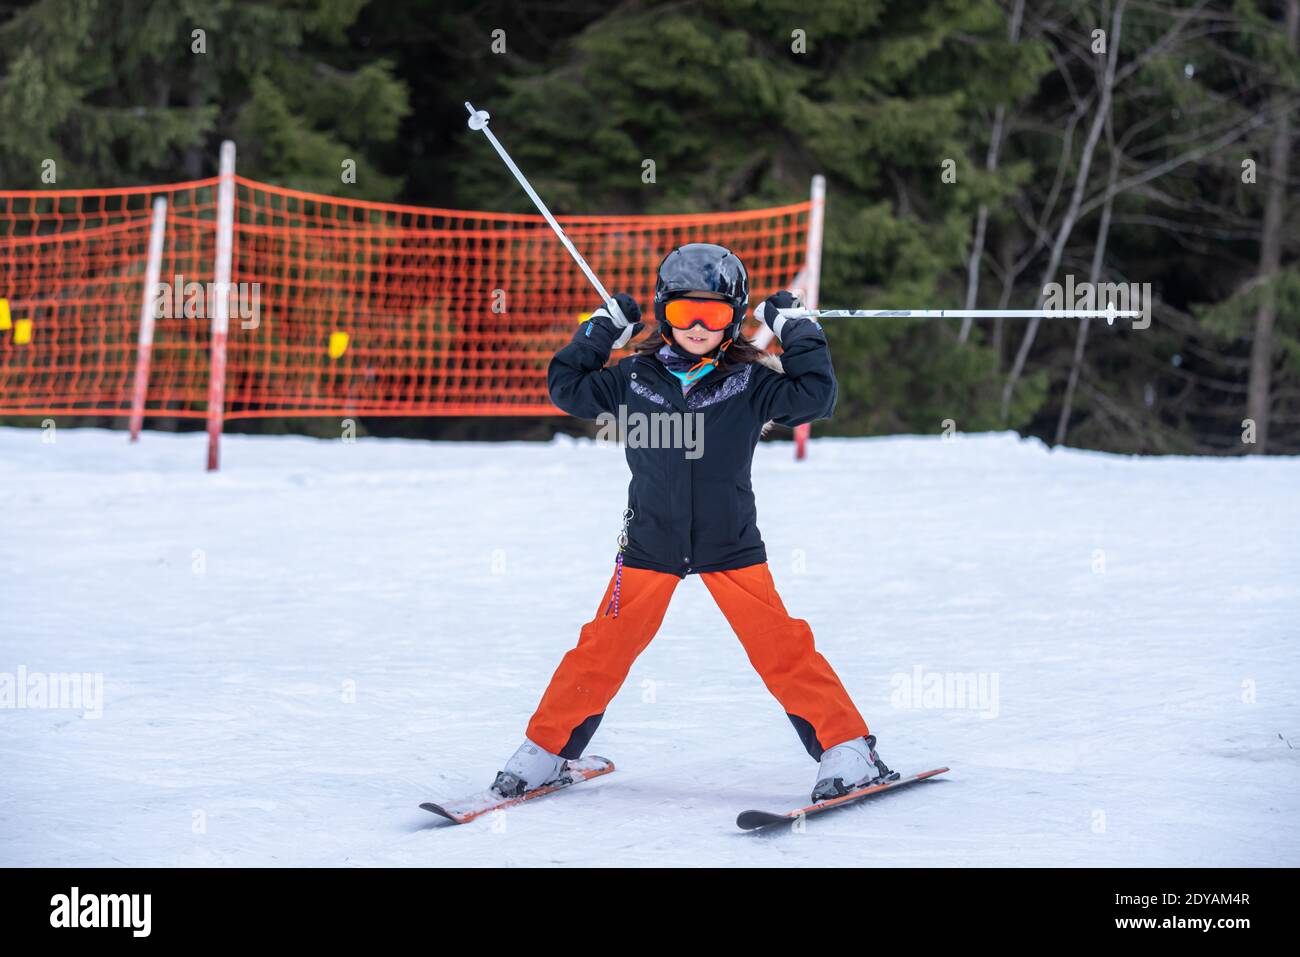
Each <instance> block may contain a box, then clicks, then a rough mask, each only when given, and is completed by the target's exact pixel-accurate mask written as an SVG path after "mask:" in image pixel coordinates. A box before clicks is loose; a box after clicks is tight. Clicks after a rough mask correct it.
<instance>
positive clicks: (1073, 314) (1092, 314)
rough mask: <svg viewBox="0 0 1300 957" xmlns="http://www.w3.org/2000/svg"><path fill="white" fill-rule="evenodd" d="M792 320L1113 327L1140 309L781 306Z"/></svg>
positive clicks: (783, 313) (782, 312) (1138, 314)
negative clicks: (1092, 322)
mask: <svg viewBox="0 0 1300 957" xmlns="http://www.w3.org/2000/svg"><path fill="white" fill-rule="evenodd" d="M777 311H778V312H779V313H780V314H781V315H782V316H785V317H787V318H789V319H801V318H804V319H965V318H971V319H988V318H997V317H1002V318H1005V319H1035V318H1037V319H1105V320H1106V325H1108V326H1113V325H1114V324H1115V320H1116V319H1117V318H1124V319H1136V318H1137V317H1138V316H1140V315H1142V312H1141V310H1138V309H1116V308H1115V306H1114V304H1111V305H1108V306H1107V307H1106V308H1105V309H874V310H872V309H779V310H777Z"/></svg>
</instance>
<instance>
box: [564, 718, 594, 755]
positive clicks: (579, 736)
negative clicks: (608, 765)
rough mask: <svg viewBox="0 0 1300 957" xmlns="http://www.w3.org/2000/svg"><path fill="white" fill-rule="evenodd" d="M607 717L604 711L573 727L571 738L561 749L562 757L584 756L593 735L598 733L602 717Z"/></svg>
mask: <svg viewBox="0 0 1300 957" xmlns="http://www.w3.org/2000/svg"><path fill="white" fill-rule="evenodd" d="M603 717H605V714H604V712H601V713H600V714H593V715H592V716H591V717H589V718H588V719H587V720H586V721H584V722H582V724H580V725H578V726H577V727H576V728H574V729H573V733H572V734H570V735H569V740H568V741H566V742H565V743H564V747H563V748H561V749H560V757H562V758H564V760H566V761H574V760H576V759H578V758H580V757H582V752H583V751H585V750H587V745H588V744H590V743H591V736H592V735H593V734H595V733H596V729H597V728H598V727H600V719H601V718H603Z"/></svg>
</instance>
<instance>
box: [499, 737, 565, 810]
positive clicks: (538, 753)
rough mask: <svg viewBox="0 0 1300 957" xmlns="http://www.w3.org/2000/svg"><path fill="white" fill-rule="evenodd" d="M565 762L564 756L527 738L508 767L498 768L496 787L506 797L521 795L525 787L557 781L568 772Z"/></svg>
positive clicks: (531, 787)
mask: <svg viewBox="0 0 1300 957" xmlns="http://www.w3.org/2000/svg"><path fill="white" fill-rule="evenodd" d="M564 766H565V761H564V758H562V757H560V756H559V755H558V754H551V752H550V751H547V750H546V749H545V748H543V747H540V746H539V745H536V744H533V742H531V741H529V740H528V739H527V738H524V743H523V744H521V745H519V748H518V750H517V751H515V753H514V754H513V755H512V756H511V758H510V760H509V761H507V762H506V766H505V769H504V770H502V771H498V772H497V776H496V780H494V781H493V782H492V790H494V791H496V792H497V793H498V794H500V795H501V796H502V797H518V796H519V795H521V794H523V793H524V792H525V791H533V790H536V789H537V788H540V787H544V786H546V785H547V784H554V783H555V782H556V781H558V780H559V779H560V776H561V775H562V774H563V773H564Z"/></svg>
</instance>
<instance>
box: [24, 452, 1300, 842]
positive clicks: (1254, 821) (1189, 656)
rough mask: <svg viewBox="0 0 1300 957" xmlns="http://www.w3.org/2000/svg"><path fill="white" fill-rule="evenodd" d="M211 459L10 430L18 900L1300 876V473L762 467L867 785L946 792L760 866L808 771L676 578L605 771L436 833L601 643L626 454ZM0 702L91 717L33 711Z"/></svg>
mask: <svg viewBox="0 0 1300 957" xmlns="http://www.w3.org/2000/svg"><path fill="white" fill-rule="evenodd" d="M51 437H53V438H54V441H53V442H50V441H48V440H49V438H51ZM204 441H205V439H204V437H203V436H202V435H197V434H191V435H180V436H178V435H168V434H155V433H146V434H145V435H144V436H143V439H142V441H141V442H140V444H138V445H136V446H130V445H128V443H127V441H126V438H125V435H124V434H123V433H121V432H109V431H102V430H69V429H62V430H59V431H58V432H57V433H52V434H47V433H45V432H42V431H38V430H19V429H12V428H4V429H0V487H2V488H3V489H4V493H5V494H4V499H3V505H2V506H0V690H3V688H4V686H5V685H4V683H5V679H6V678H7V682H8V689H9V691H8V699H7V702H4V701H0V704H6V703H7V706H5V707H2V708H0V754H2V755H3V757H2V758H0V766H2V767H3V786H2V787H0V864H3V865H37V864H41V865H59V866H71V865H110V866H111V865H236V864H240V865H290V864H293V865H327V866H328V865H551V864H585V865H685V866H696V865H734V866H750V865H755V866H763V865H811V866H831V865H868V864H869V865H1073V866H1080V865H1082V866H1090V865H1152V866H1161V865H1174V866H1184V865H1185V866H1193V865H1290V866H1295V865H1297V864H1300V814H1298V813H1297V811H1300V797H1297V795H1300V751H1297V750H1295V748H1297V747H1300V656H1298V655H1297V651H1296V640H1297V638H1298V637H1300V548H1298V547H1297V542H1300V495H1297V489H1298V488H1300V461H1297V460H1296V459H1288V458H1267V459H1265V458H1239V459H1231V460H1220V459H1198V458H1174V457H1170V458H1158V459H1154V458H1128V457H1119V456H1112V455H1101V454H1092V453H1082V452H1077V451H1068V450H1058V451H1049V450H1048V449H1046V448H1045V447H1044V446H1043V445H1042V444H1040V443H1038V442H1036V441H1022V440H1020V439H1019V438H1017V437H1016V436H1014V435H1011V434H992V435H962V436H958V437H956V438H955V439H952V440H944V439H940V438H937V437H900V438H886V439H817V440H815V441H814V443H813V445H812V448H811V456H810V458H809V460H808V461H806V462H803V463H795V462H794V461H793V460H792V456H791V450H790V446H789V445H787V444H772V445H766V444H765V445H763V446H762V447H760V448H759V450H758V453H757V455H756V458H755V465H754V488H755V492H756V494H757V497H758V503H759V519H760V527H761V528H762V530H763V533H764V537H765V540H766V541H767V545H768V551H769V560H770V563H771V566H772V570H773V574H774V576H775V578H776V582H777V586H778V588H779V589H780V591H781V594H782V597H783V599H784V601H785V604H786V606H787V607H788V608H789V609H790V610H791V612H792V614H794V615H796V616H798V617H801V618H806V619H807V620H808V621H809V622H810V623H811V624H812V627H813V630H814V633H815V634H816V636H817V642H818V646H819V648H820V649H821V650H822V651H823V652H824V653H825V654H826V656H827V657H828V659H829V660H830V661H831V663H832V664H833V665H834V666H835V667H836V669H837V670H838V672H839V674H840V676H841V678H842V680H843V681H844V683H845V685H846V686H847V687H848V689H849V691H850V692H851V693H852V694H853V696H854V698H855V700H856V701H857V702H858V704H859V707H860V708H861V710H862V711H863V714H864V715H865V716H866V718H867V720H868V722H869V723H870V724H871V726H872V730H873V731H874V732H875V733H876V734H878V736H879V738H880V743H879V750H880V753H881V756H882V757H883V758H884V759H885V760H886V761H887V762H889V763H890V764H891V765H892V766H894V767H896V768H898V769H900V770H903V771H907V772H913V771H920V770H925V769H928V768H932V767H936V766H942V765H948V766H950V767H951V768H952V771H951V772H950V773H948V774H945V775H942V776H940V777H939V778H937V779H936V780H933V781H928V782H924V783H921V784H917V785H914V786H912V787H909V788H906V789H904V790H902V791H900V792H899V793H897V794H893V795H884V796H882V797H880V798H876V799H873V800H871V801H868V802H866V803H865V804H863V805H860V806H858V807H855V808H852V809H846V810H843V811H837V812H834V813H832V814H828V815H825V816H821V817H818V818H815V819H811V820H809V821H808V822H807V827H806V829H805V830H804V831H803V832H796V833H784V834H779V835H756V834H748V833H745V832H741V831H740V830H738V829H737V828H736V827H735V823H734V822H735V817H736V814H737V813H738V812H739V811H741V810H744V809H746V808H758V809H763V810H784V809H787V808H789V807H793V806H796V805H798V804H800V803H802V801H803V799H804V798H805V797H806V795H807V792H808V790H809V789H810V787H811V785H812V783H813V777H814V774H815V770H816V765H815V764H814V763H813V762H812V761H811V760H810V759H809V758H808V756H807V754H806V753H805V752H804V751H803V749H802V747H801V746H800V745H799V743H798V739H797V738H796V736H795V734H794V731H793V729H792V728H791V727H790V725H789V723H788V722H787V720H786V718H785V716H784V715H783V713H782V711H781V709H780V707H779V705H777V704H776V702H775V701H774V700H773V699H772V698H771V697H770V696H769V695H768V693H767V692H766V690H765V689H764V687H763V685H762V684H761V682H760V681H759V680H758V678H757V676H756V675H755V674H754V673H753V672H752V670H751V669H750V667H749V665H748V662H747V660H746V658H745V656H744V654H743V652H742V650H741V648H740V645H739V643H738V642H737V641H736V639H735V637H734V636H733V635H732V634H731V632H730V630H729V629H728V627H727V625H726V622H725V621H724V619H723V618H722V616H721V614H720V613H719V612H718V610H717V608H716V607H715V606H714V605H713V603H712V601H711V599H710V598H709V596H708V593H707V591H706V590H705V588H704V586H703V583H702V582H700V581H699V580H698V579H697V578H696V577H694V576H692V577H690V578H688V579H686V580H685V581H684V582H683V583H682V584H681V585H680V586H679V587H678V591H677V595H676V598H675V599H674V603H673V605H672V606H671V608H670V610H669V613H668V616H667V619H666V620H665V622H664V626H663V629H662V631H661V633H660V635H659V637H658V638H657V639H656V640H655V642H654V643H652V644H651V646H650V648H649V649H648V650H647V651H646V653H645V654H644V655H643V656H642V657H641V658H640V659H639V660H638V662H637V664H636V666H635V667H634V669H633V671H632V674H631V675H630V677H629V679H628V682H627V684H626V685H625V686H624V688H623V690H622V692H621V693H620V695H619V697H618V698H616V699H615V701H614V703H613V704H612V705H611V707H610V709H609V711H608V713H607V716H606V719H605V722H604V724H603V725H602V727H601V729H600V731H599V732H598V733H597V735H596V737H595V739H594V741H593V743H592V746H591V748H590V749H589V753H593V754H602V755H606V756H608V757H610V758H613V759H614V761H615V762H616V764H617V765H618V767H619V770H618V771H617V772H615V773H614V774H611V775H609V776H607V777H604V778H601V779H599V780H597V781H593V782H590V783H587V784H583V785H580V786H579V787H577V788H574V789H572V790H570V791H567V792H565V793H563V794H560V795H556V796H553V797H548V798H544V799H542V800H540V801H537V802H533V803H529V804H525V805H523V806H521V807H519V808H516V809H514V810H511V811H508V812H505V813H504V814H503V815H497V816H489V817H485V818H481V819H479V820H477V821H475V822H473V823H471V824H468V825H465V826H463V827H455V826H453V825H450V824H448V823H446V822H443V821H442V820H441V819H439V818H436V817H434V816H433V815H431V814H428V813H427V812H425V811H422V810H420V809H419V808H418V805H419V803H420V802H421V801H427V800H438V799H443V798H455V797H460V796H463V795H466V794H469V793H472V792H474V791H477V790H479V789H481V788H482V787H484V786H485V785H486V784H487V783H489V782H490V781H491V778H492V775H493V774H494V773H495V771H496V770H497V769H498V768H499V767H500V765H501V763H502V762H503V761H504V760H505V758H506V757H507V756H509V754H510V753H511V752H512V751H513V750H514V748H515V746H516V745H517V744H518V743H519V740H520V738H521V737H522V733H523V728H524V725H525V723H526V721H527V719H528V717H529V715H530V713H531V712H532V709H533V708H534V706H535V705H536V703H537V700H538V698H539V697H540V694H541V691H542V689H543V687H544V685H545V683H546V681H547V679H548V678H549V677H550V675H551V672H552V671H553V670H554V668H555V666H556V665H557V664H558V662H559V659H560V657H561V655H562V654H563V653H564V651H566V650H567V649H568V648H569V647H570V646H571V645H572V644H573V643H574V642H575V641H576V639H577V634H578V629H579V627H580V626H581V624H582V623H583V622H584V621H586V620H587V619H588V618H590V617H591V616H592V614H593V613H594V611H595V608H596V604H597V603H598V601H599V599H600V596H601V593H602V591H603V589H604V586H605V583H606V581H607V580H608V576H609V575H610V573H611V572H612V567H613V558H614V537H615V535H616V534H617V532H618V526H619V515H620V512H621V509H622V505H623V500H622V496H623V493H624V489H625V487H626V476H627V472H626V466H625V464H624V462H623V458H622V454H621V452H620V451H619V450H618V449H616V448H613V447H610V446H603V445H598V444H596V443H593V442H589V441H585V440H578V439H571V438H567V437H561V438H557V439H556V440H554V441H552V442H549V443H505V444H486V443H485V444H475V443H425V442H413V441H397V440H375V439H362V440H358V441H356V442H351V443H345V442H342V441H322V440H312V439H306V438H299V437H249V436H227V437H226V438H225V439H224V446H223V453H224V455H223V470H222V471H221V472H220V473H218V474H207V473H205V472H204V471H203V469H202V464H203V456H204ZM20 669H22V671H21V674H22V675H23V676H24V689H26V687H27V684H26V683H27V682H31V681H32V676H33V675H36V676H37V681H38V682H39V680H40V676H42V675H54V674H69V673H76V674H88V675H91V676H92V678H90V679H86V681H85V682H84V683H83V684H82V685H78V687H81V688H83V690H85V691H87V692H92V693H93V689H94V681H95V680H100V681H101V682H102V701H101V702H99V703H98V705H97V706H92V705H90V704H88V702H87V701H82V702H81V705H82V706H81V708H80V709H78V708H70V707H58V708H55V707H40V706H36V705H35V704H33V702H32V700H30V699H28V700H25V701H23V702H22V704H23V705H24V706H23V707H17V706H15V705H17V704H18V703H19V702H18V700H17V698H16V697H15V695H16V684H17V683H19V676H20ZM961 675H972V676H973V677H974V679H975V681H976V682H977V684H976V685H974V686H973V687H974V688H975V690H977V691H978V690H979V688H980V686H979V685H978V682H979V681H981V680H982V681H983V686H982V687H983V694H982V695H980V696H979V697H978V700H975V701H969V700H968V701H965V702H963V701H961V700H958V699H956V698H954V697H952V696H951V695H950V696H949V698H948V699H946V700H944V699H943V697H942V695H940V697H939V700H930V699H929V698H927V693H928V694H929V695H930V696H931V697H933V694H934V692H933V689H929V691H928V692H927V689H928V688H929V685H928V683H929V682H931V681H936V680H937V681H939V682H940V684H942V681H943V680H944V679H945V678H947V679H948V680H949V682H950V683H951V682H952V681H953V680H954V679H955V678H957V677H958V676H961ZM96 676H97V678H96ZM92 697H93V695H92ZM909 697H910V700H909ZM37 703H39V702H37ZM47 703H48V702H47ZM932 705H939V706H932ZM945 705H946V706H945ZM97 708H98V710H100V711H101V713H100V714H98V715H97V716H96V715H95V714H94V711H95V710H97ZM88 712H89V716H86V715H87V713H88Z"/></svg>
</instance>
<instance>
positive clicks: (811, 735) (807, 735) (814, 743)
mask: <svg viewBox="0 0 1300 957" xmlns="http://www.w3.org/2000/svg"><path fill="white" fill-rule="evenodd" d="M786 717H787V718H789V719H790V723H791V724H792V725H794V730H795V734H797V735H799V740H800V741H802V742H803V746H804V748H805V749H806V750H807V751H808V753H809V754H811V755H812V759H813V760H814V761H820V760H821V759H822V752H823V751H824V750H825V748H823V747H822V745H821V742H820V741H818V740H817V732H816V731H814V730H813V726H812V725H811V724H809V723H808V722H807V721H806V720H805V719H803V718H801V717H799V716H798V715H797V714H787V715H786Z"/></svg>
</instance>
